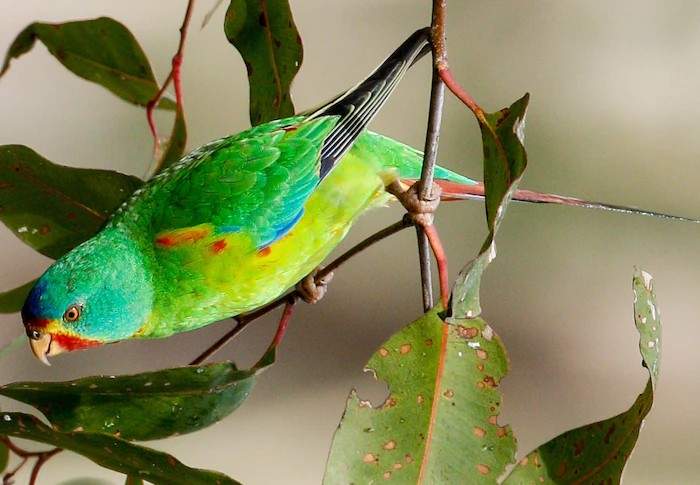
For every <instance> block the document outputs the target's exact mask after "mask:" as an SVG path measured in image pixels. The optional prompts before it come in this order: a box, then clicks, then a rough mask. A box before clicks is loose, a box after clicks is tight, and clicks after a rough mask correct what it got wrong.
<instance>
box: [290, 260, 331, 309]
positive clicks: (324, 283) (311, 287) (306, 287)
mask: <svg viewBox="0 0 700 485" xmlns="http://www.w3.org/2000/svg"><path fill="white" fill-rule="evenodd" d="M320 270H321V267H318V268H316V269H315V270H314V271H313V272H311V273H310V274H308V275H306V277H305V278H304V279H303V280H301V281H300V282H299V283H297V285H296V290H297V293H298V294H299V297H300V298H301V299H302V300H304V301H305V302H306V303H312V304H313V303H318V302H319V301H320V300H321V299H322V298H323V297H324V296H325V294H326V291H327V290H328V283H330V282H331V280H332V279H333V272H330V273H328V274H326V275H323V276H322V277H321V278H318V279H317V278H316V275H317V274H318V272H319V271H320Z"/></svg>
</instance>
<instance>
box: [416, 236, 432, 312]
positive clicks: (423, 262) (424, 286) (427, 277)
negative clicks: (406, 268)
mask: <svg viewBox="0 0 700 485" xmlns="http://www.w3.org/2000/svg"><path fill="white" fill-rule="evenodd" d="M416 238H417V240H418V266H419V270H420V282H421V294H422V296H423V311H424V312H427V311H428V310H430V309H431V308H432V307H433V276H432V271H431V269H430V244H429V242H428V237H427V236H426V235H425V231H424V230H423V228H422V227H420V226H416Z"/></svg>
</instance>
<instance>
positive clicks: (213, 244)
mask: <svg viewBox="0 0 700 485" xmlns="http://www.w3.org/2000/svg"><path fill="white" fill-rule="evenodd" d="M428 38H429V31H428V29H422V30H419V31H417V32H415V33H414V34H413V35H411V36H410V37H409V38H408V39H407V40H406V41H405V42H404V43H403V44H402V45H401V46H400V47H399V48H398V49H397V50H396V51H395V52H394V53H393V54H391V55H390V56H389V57H388V58H387V59H386V60H385V61H384V62H383V63H382V64H381V65H380V66H379V67H378V68H377V69H376V70H375V71H374V72H373V73H372V74H371V75H370V76H369V77H368V78H366V79H365V80H364V81H362V82H361V83H359V84H358V85H357V86H356V87H354V88H352V89H350V90H349V91H347V92H346V93H345V94H343V95H341V96H339V97H338V98H336V99H334V100H333V101H331V102H330V103H328V104H326V105H325V106H323V107H321V108H320V109H318V110H316V111H315V112H313V113H312V114H310V115H301V116H294V117H290V118H285V119H280V120H276V121H271V122H268V123H265V124H263V125H259V126H255V127H253V128H251V129H249V130H246V131H243V132H241V133H239V134H237V135H233V136H229V137H226V138H222V139H220V140H216V141H213V142H211V143H208V144H207V145H204V146H202V147H200V148H198V149H196V150H194V151H192V152H191V153H190V154H189V155H187V156H185V157H184V158H183V159H182V160H180V161H179V162H178V163H176V164H174V165H172V166H170V167H169V168H167V169H166V170H164V171H163V172H161V173H159V174H158V175H157V176H155V177H153V178H152V179H151V180H149V181H148V182H147V183H146V184H145V185H144V186H142V187H141V188H140V189H138V190H137V191H136V192H135V193H134V194H133V195H132V196H131V197H130V198H129V199H128V200H127V201H126V202H125V203H124V204H123V205H122V206H121V207H120V208H119V209H118V210H117V211H116V212H115V213H114V214H113V216H112V217H111V218H110V220H109V221H108V222H107V223H106V225H105V226H104V227H103V228H102V230H101V231H100V232H99V233H98V234H96V235H95V236H94V237H92V238H91V239H89V240H88V241H86V242H84V243H83V244H81V245H79V246H78V247H76V248H75V249H73V250H72V251H70V252H69V253H67V254H66V255H65V256H63V257H62V258H60V259H59V260H57V261H56V262H55V263H54V264H53V265H52V266H51V267H49V268H48V270H47V271H46V272H45V273H44V274H43V275H42V276H41V277H40V278H39V279H38V281H37V282H36V284H35V286H34V287H33V289H32V290H31V292H30V293H29V295H28V297H27V300H26V302H25V304H24V306H23V309H22V320H23V323H24V326H25V329H26V332H27V335H28V337H29V342H30V344H31V348H32V350H33V352H34V354H35V355H36V356H37V357H38V358H39V359H40V360H42V361H43V362H44V363H48V359H47V357H48V356H54V355H57V354H59V353H62V352H66V351H73V350H77V349H84V348H88V347H95V346H99V345H102V344H106V343H111V342H117V341H120V340H125V339H152V338H163V337H168V336H170V335H173V334H177V333H180V332H186V331H190V330H194V329H197V328H200V327H202V326H205V325H208V324H211V323H213V322H216V321H219V320H222V319H224V318H227V317H231V316H235V315H240V314H243V313H246V312H250V311H252V310H255V309H256V308H259V307H261V306H263V305H265V304H266V303H268V302H270V301H272V300H274V299H275V298H277V297H279V296H280V295H282V294H283V293H284V292H285V291H287V290H288V289H290V288H291V287H293V286H294V285H295V284H296V283H297V282H298V281H300V280H301V279H302V278H304V277H305V276H306V275H308V274H309V273H311V272H312V271H313V270H314V269H315V268H316V267H317V266H318V265H319V264H321V263H322V262H323V260H324V258H326V257H327V256H328V255H329V253H330V252H331V251H332V250H333V249H334V248H335V247H336V246H337V245H338V243H340V241H341V240H342V239H343V238H344V237H345V235H346V234H347V232H348V230H349V229H350V227H351V226H352V224H353V222H354V221H355V220H356V219H357V218H358V217H359V216H360V215H361V214H363V213H364V212H366V211H367V210H368V209H370V208H373V207H378V206H382V205H385V204H386V203H387V202H388V201H389V200H391V199H392V197H391V196H390V195H388V193H387V192H386V190H385V187H386V186H387V185H389V184H390V183H392V182H396V181H400V182H401V183H402V184H403V185H404V186H406V187H407V186H409V185H410V184H412V183H414V182H415V181H416V180H418V179H419V178H420V172H421V164H422V159H423V155H422V153H421V152H420V151H418V150H415V149H413V148H411V147H408V146H406V145H404V144H402V143H400V142H398V141H395V140H393V139H390V138H387V137H385V136H382V135H379V134H376V133H372V132H370V131H367V129H366V127H367V125H368V123H369V122H370V121H371V120H372V119H373V117H374V116H375V115H376V113H377V112H378V111H379V109H380V108H381V107H382V106H383V105H384V103H385V102H386V100H387V99H388V97H389V95H390V94H391V92H392V91H393V90H394V89H395V87H396V86H397V84H398V82H399V80H400V79H401V78H402V76H403V75H404V74H405V73H406V71H407V70H408V69H409V68H410V67H411V65H412V64H413V63H414V62H415V61H417V60H418V59H419V58H420V57H422V56H423V55H424V54H425V53H426V52H429V50H430V49H429V44H428ZM435 179H436V181H437V183H438V184H441V185H442V187H443V195H444V196H445V198H449V199H454V198H479V197H483V193H484V192H483V184H481V183H479V182H477V181H475V180H472V179H469V178H467V177H464V176H462V175H459V174H457V173H454V172H451V171H449V170H446V169H444V168H441V167H437V168H436V171H435ZM516 199H521V200H524V201H530V202H553V203H561V204H569V205H584V206H591V207H602V208H608V209H620V210H632V211H636V210H634V209H627V208H619V207H614V206H604V205H601V204H595V203H590V202H586V201H581V200H578V199H572V198H566V197H560V196H554V195H547V194H539V193H535V192H529V191H519V192H518V193H517V194H516Z"/></svg>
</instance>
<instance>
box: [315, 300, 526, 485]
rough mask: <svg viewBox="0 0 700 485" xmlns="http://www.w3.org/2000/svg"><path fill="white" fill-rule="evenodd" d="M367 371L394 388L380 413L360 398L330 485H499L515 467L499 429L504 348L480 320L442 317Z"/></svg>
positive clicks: (421, 324) (336, 448) (416, 327)
mask: <svg viewBox="0 0 700 485" xmlns="http://www.w3.org/2000/svg"><path fill="white" fill-rule="evenodd" d="M367 368H368V369H369V370H371V371H372V372H373V374H374V375H375V376H376V377H377V378H378V379H381V380H383V381H385V382H386V383H387V385H388V386H389V396H388V397H387V399H386V400H385V401H384V403H383V404H382V405H381V406H379V407H373V406H372V405H371V404H370V403H369V402H367V401H363V400H362V399H360V398H359V397H358V395H357V393H356V392H355V391H352V392H351V394H350V397H349V399H348V402H347V405H346V408H345V413H344V415H343V418H342V420H341V422H340V426H339V427H338V430H337V431H336V434H335V436H334V438H333V444H332V447H331V452H330V456H329V459H328V464H327V467H326V474H325V478H324V484H326V485H335V484H348V483H383V482H384V481H385V480H390V481H391V482H393V483H421V484H425V483H430V484H443V483H470V484H481V483H483V484H486V483H495V480H496V479H497V478H498V476H499V475H501V473H503V471H504V470H505V467H506V465H507V464H508V463H512V462H513V461H514V460H515V439H514V438H513V433H512V432H511V430H510V428H509V427H508V426H501V425H499V423H498V421H497V418H498V414H499V409H500V404H501V393H500V391H499V389H498V386H499V383H500V381H501V379H502V378H503V376H504V375H505V374H506V372H507V370H508V359H507V357H506V354H505V350H504V348H503V345H502V343H501V340H500V339H499V338H498V336H497V335H496V334H495V333H494V332H493V330H492V329H491V327H489V326H488V325H487V324H486V322H484V321H483V320H481V319H479V318H476V319H470V320H464V319H460V320H453V321H451V322H450V324H448V323H445V322H444V321H443V320H442V319H441V318H440V315H439V313H438V312H437V311H435V310H434V311H431V312H429V313H427V314H425V315H424V316H423V317H421V318H420V319H418V320H417V321H415V322H413V323H411V324H410V325H408V326H407V327H405V328H403V329H402V330H401V331H399V332H397V333H396V334H394V335H393V336H392V337H391V338H390V339H389V340H388V341H387V342H385V343H384V345H382V347H381V348H380V349H379V350H378V351H377V352H376V353H375V354H374V355H373V356H372V358H371V359H370V361H369V363H368V364H367Z"/></svg>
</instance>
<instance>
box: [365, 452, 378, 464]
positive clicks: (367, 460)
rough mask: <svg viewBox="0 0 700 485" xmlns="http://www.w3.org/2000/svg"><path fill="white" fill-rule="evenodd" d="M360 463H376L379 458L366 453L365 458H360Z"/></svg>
mask: <svg viewBox="0 0 700 485" xmlns="http://www.w3.org/2000/svg"><path fill="white" fill-rule="evenodd" d="M362 461H364V462H365V463H377V462H378V461H379V458H378V457H377V455H375V454H374V453H366V454H365V456H363V457H362Z"/></svg>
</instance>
